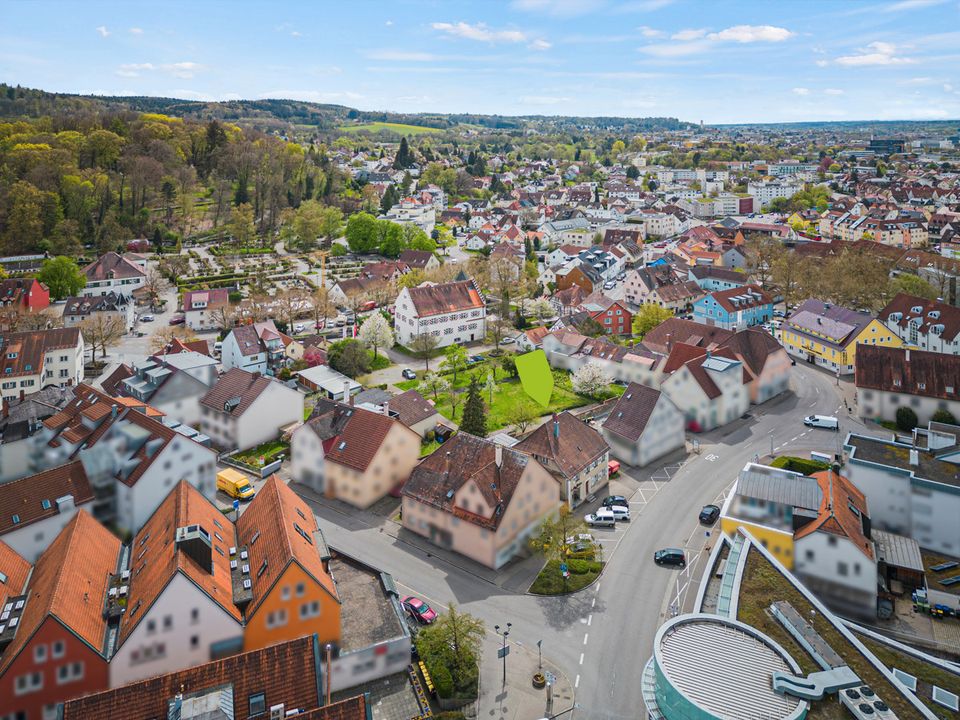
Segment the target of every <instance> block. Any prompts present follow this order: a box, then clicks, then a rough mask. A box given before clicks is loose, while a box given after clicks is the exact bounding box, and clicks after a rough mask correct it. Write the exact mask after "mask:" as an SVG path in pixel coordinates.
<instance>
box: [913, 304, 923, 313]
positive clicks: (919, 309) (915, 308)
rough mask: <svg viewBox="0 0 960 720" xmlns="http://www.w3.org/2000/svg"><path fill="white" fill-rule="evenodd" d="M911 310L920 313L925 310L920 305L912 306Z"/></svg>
mask: <svg viewBox="0 0 960 720" xmlns="http://www.w3.org/2000/svg"><path fill="white" fill-rule="evenodd" d="M910 312H912V313H917V314H918V315H919V314H920V313H922V312H923V308H922V307H921V306H920V305H914V306H913V307H912V308H910Z"/></svg>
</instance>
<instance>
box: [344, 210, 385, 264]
mask: <svg viewBox="0 0 960 720" xmlns="http://www.w3.org/2000/svg"><path fill="white" fill-rule="evenodd" d="M346 236H347V244H348V245H349V246H350V249H351V250H352V251H353V252H355V253H360V254H361V255H365V254H369V253H372V252H373V251H374V250H376V249H377V245H378V244H379V239H380V232H379V227H378V222H377V219H376V218H375V217H374V216H373V215H370V214H369V213H363V212H361V213H356V214H355V215H351V216H350V219H349V220H347V231H346Z"/></svg>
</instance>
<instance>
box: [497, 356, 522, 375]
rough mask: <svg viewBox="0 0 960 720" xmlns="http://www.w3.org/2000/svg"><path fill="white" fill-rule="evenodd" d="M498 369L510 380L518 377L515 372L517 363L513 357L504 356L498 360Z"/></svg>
mask: <svg viewBox="0 0 960 720" xmlns="http://www.w3.org/2000/svg"><path fill="white" fill-rule="evenodd" d="M500 367H501V368H503V371H504V372H505V373H507V374H508V375H509V376H510V377H512V378H515V377H518V376H519V373H518V372H517V361H516V359H515V358H514V356H513V355H504V356H503V357H502V358H500Z"/></svg>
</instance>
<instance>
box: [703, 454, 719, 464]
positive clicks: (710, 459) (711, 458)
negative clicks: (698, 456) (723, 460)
mask: <svg viewBox="0 0 960 720" xmlns="http://www.w3.org/2000/svg"><path fill="white" fill-rule="evenodd" d="M703 459H704V460H706V461H707V462H716V461H717V460H719V459H720V456H719V455H714V454H713V453H710V454H709V455H705V456H704V458H703Z"/></svg>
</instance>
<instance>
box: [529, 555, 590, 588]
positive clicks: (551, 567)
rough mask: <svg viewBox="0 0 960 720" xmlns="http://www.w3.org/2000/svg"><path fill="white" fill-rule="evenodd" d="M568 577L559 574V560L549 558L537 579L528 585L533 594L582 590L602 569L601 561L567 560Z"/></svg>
mask: <svg viewBox="0 0 960 720" xmlns="http://www.w3.org/2000/svg"><path fill="white" fill-rule="evenodd" d="M567 565H568V567H569V570H570V577H568V578H566V579H564V577H563V575H561V574H560V561H559V560H550V561H548V562H547V564H546V565H544V566H543V570H541V571H540V574H539V575H537V579H536V580H534V581H533V584H532V585H531V586H530V592H531V593H533V594H534V595H563V594H565V593H572V592H576V591H577V590H582V589H583V588H585V587H586V586H587V585H589V584H590V583H592V582H593V581H594V580H596V579H597V576H598V575H600V571H601V570H603V563H602V562H595V561H593V560H568V561H567Z"/></svg>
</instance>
